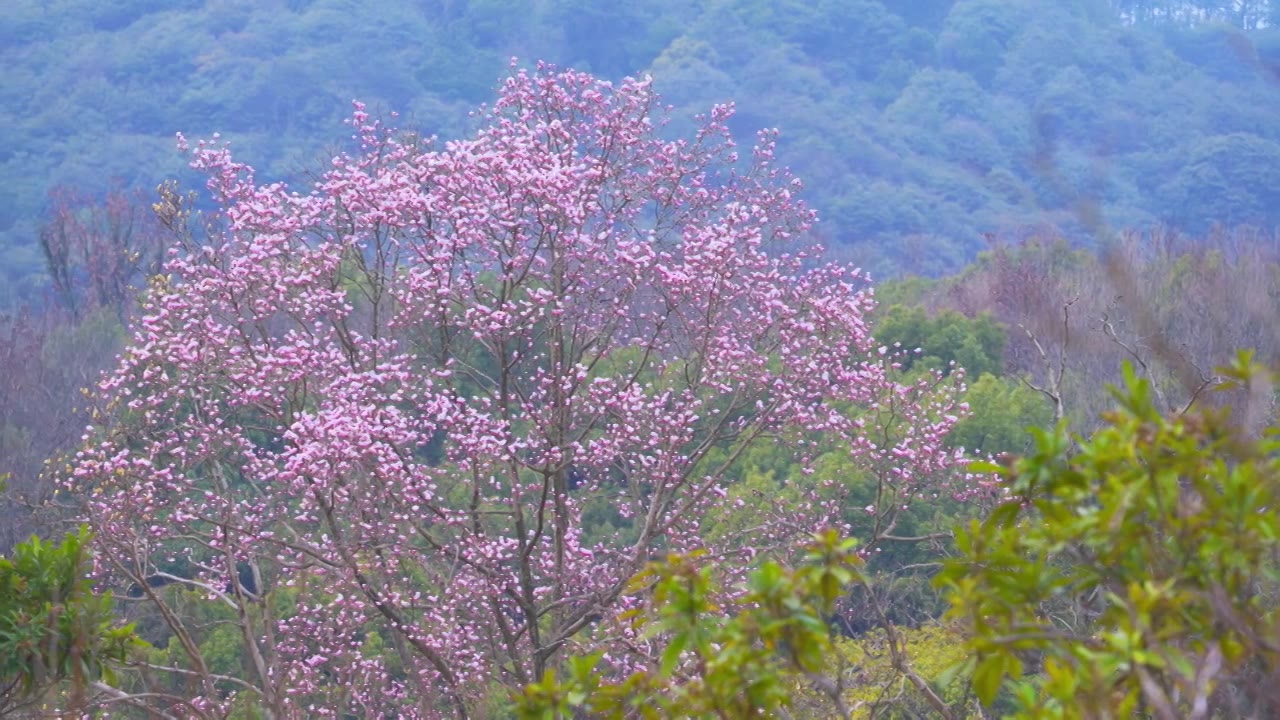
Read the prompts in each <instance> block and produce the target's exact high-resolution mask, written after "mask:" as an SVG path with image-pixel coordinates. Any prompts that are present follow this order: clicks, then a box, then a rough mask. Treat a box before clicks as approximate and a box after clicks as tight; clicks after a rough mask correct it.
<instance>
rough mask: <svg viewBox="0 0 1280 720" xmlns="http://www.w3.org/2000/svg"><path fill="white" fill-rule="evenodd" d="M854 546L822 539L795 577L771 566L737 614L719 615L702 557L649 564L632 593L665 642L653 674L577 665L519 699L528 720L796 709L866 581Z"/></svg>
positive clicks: (638, 618)
mask: <svg viewBox="0 0 1280 720" xmlns="http://www.w3.org/2000/svg"><path fill="white" fill-rule="evenodd" d="M859 565H860V562H859V560H858V557H857V555H856V554H855V553H854V543H853V541H851V540H842V539H840V537H839V536H838V535H837V534H836V532H835V531H826V532H824V533H821V534H819V535H817V536H815V538H814V540H813V542H812V543H811V544H810V545H809V546H808V548H807V550H806V553H805V555H804V558H803V561H802V562H801V564H800V565H799V567H797V568H796V569H794V570H789V569H787V568H784V567H783V566H782V565H780V564H778V563H776V562H767V563H765V564H763V565H762V566H761V567H760V568H758V569H757V570H755V571H754V572H752V573H751V575H750V577H749V579H748V581H747V591H746V593H745V595H744V596H743V597H742V598H741V599H740V606H739V608H738V610H737V612H736V613H733V614H729V613H728V612H726V609H725V608H723V607H721V606H720V604H719V603H720V602H721V601H720V600H719V599H718V598H719V597H720V596H721V592H720V589H719V588H718V587H717V586H716V583H715V582H714V580H713V574H712V570H711V568H710V567H708V566H707V565H706V563H704V562H700V561H699V559H698V558H697V557H679V556H673V557H670V558H668V559H667V560H666V561H665V562H660V563H654V564H651V565H650V566H649V567H648V569H647V570H646V571H645V572H644V573H642V574H641V575H640V576H639V577H637V578H636V580H635V581H634V583H633V585H632V591H633V592H635V593H637V594H644V595H647V596H648V601H647V603H646V607H645V608H644V609H643V610H640V611H636V612H635V613H634V614H633V617H632V621H633V623H634V624H635V626H636V628H637V630H639V632H640V633H641V636H642V637H644V638H650V639H659V640H661V642H662V646H661V647H662V649H661V652H660V653H659V654H658V656H657V658H656V660H657V662H656V664H655V666H654V667H653V668H652V669H649V670H641V671H637V672H635V673H633V674H631V675H630V676H628V677H626V678H625V679H623V680H621V681H614V680H612V679H610V678H608V677H607V676H606V675H605V674H604V673H603V672H602V665H601V663H602V658H601V656H599V655H593V656H589V657H583V658H576V659H574V660H572V661H571V662H570V663H569V667H568V669H567V673H566V676H565V677H564V678H560V677H558V676H557V675H556V674H555V673H554V672H548V673H547V675H546V677H544V678H543V679H542V681H541V682H537V683H533V684H531V685H529V686H528V687H527V688H525V690H524V692H523V694H522V695H521V696H520V697H518V698H517V707H518V716H519V717H520V718H525V719H528V720H534V719H538V720H543V719H545V720H551V719H553V718H569V717H577V716H578V715H577V714H579V713H584V712H585V713H590V714H591V716H592V717H602V718H623V717H644V718H660V717H677V716H678V717H689V718H754V717H762V716H767V715H769V714H770V713H772V712H774V711H776V710H778V709H779V708H784V707H786V706H788V705H790V704H791V701H792V699H793V697H794V696H795V694H796V689H797V687H798V686H799V685H800V684H802V682H803V681H804V678H806V677H807V676H810V675H814V674H819V673H822V672H823V671H825V670H829V669H830V668H829V666H828V663H829V661H830V658H831V657H832V654H831V651H832V644H831V640H830V637H829V631H828V628H827V624H826V622H825V618H826V617H827V616H829V615H830V613H831V612H832V610H833V608H834V606H835V602H836V600H837V599H838V598H840V597H841V596H842V595H843V593H844V592H846V589H847V588H848V587H849V586H850V585H851V584H852V583H854V582H855V581H857V580H858V579H859V577H860V575H859V571H858V566H859Z"/></svg>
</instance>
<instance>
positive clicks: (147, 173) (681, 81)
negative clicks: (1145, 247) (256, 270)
mask: <svg viewBox="0 0 1280 720" xmlns="http://www.w3.org/2000/svg"><path fill="white" fill-rule="evenodd" d="M5 5H6V8H5V10H4V12H2V13H0V67H3V68H4V69H5V70H4V79H3V81H0V270H3V275H0V276H6V275H7V277H8V278H9V280H10V282H9V283H7V284H0V305H3V304H4V303H6V302H7V301H10V300H12V297H13V296H15V295H17V294H20V293H21V292H23V290H24V288H25V287H27V286H30V285H32V284H33V283H35V282H37V281H38V275H37V274H36V273H38V270H39V253H38V249H37V247H36V244H35V242H34V238H35V237H36V231H37V227H38V217H39V214H40V212H41V209H42V207H43V204H44V198H45V194H46V192H47V190H48V188H49V187H51V186H53V185H56V184H70V185H75V186H78V187H80V188H82V189H89V190H92V189H94V188H104V187H106V186H107V180H108V178H110V177H112V176H118V177H120V178H123V179H124V181H125V182H126V183H130V184H134V185H137V186H142V187H151V186H153V185H155V184H156V183H157V182H159V181H160V180H161V179H163V178H164V177H168V176H173V175H175V174H178V173H180V172H181V170H182V161H181V158H180V157H179V156H178V155H177V154H176V153H175V152H174V151H173V134H174V132H175V131H182V132H184V133H187V134H188V135H189V136H205V135H209V134H211V133H213V132H215V131H220V132H222V133H223V134H224V136H226V137H229V138H231V139H232V141H233V142H234V145H235V147H237V148H238V151H239V152H241V153H243V156H244V158H245V159H246V160H248V161H250V162H252V163H254V164H255V165H256V166H258V167H259V169H260V170H261V171H262V172H263V174H264V175H265V176H271V177H281V178H288V177H293V178H301V177H303V176H304V173H303V171H304V170H305V169H307V168H312V167H318V166H320V165H321V164H322V159H323V154H324V153H323V149H324V148H332V147H335V146H336V143H337V142H338V141H340V140H341V139H342V138H343V137H344V132H343V129H342V126H341V125H340V124H339V123H340V121H341V118H342V117H344V116H345V114H346V113H347V112H348V110H349V107H350V101H351V100H352V99H353V98H359V99H361V100H364V101H366V102H368V103H369V104H370V106H371V107H373V108H382V109H385V110H397V111H399V112H401V113H402V115H403V116H404V117H403V118H402V120H401V125H402V126H404V127H412V128H415V129H420V130H424V131H426V132H431V133H437V134H440V135H442V136H445V137H447V136H450V135H455V134H457V133H459V132H461V131H462V130H463V129H464V128H465V126H466V124H467V112H468V110H469V109H470V108H472V107H473V106H475V105H476V104H478V103H481V102H484V101H485V100H486V99H488V97H489V96H490V94H491V88H492V87H493V86H494V84H495V83H496V82H497V79H498V78H499V77H500V76H501V74H502V73H503V72H504V68H505V66H506V64H507V62H508V61H509V58H510V57H512V56H513V55H514V56H518V57H519V58H521V59H522V61H527V62H532V61H533V60H536V59H539V58H541V59H546V60H549V61H553V62H556V63H560V64H571V65H574V66H577V67H580V68H583V69H588V70H592V71H594V72H597V73H600V74H603V75H606V76H613V77H620V76H622V75H624V74H634V73H640V72H646V71H648V72H652V73H653V74H654V76H655V79H656V82H657V83H658V85H659V87H660V88H661V89H662V90H663V91H664V92H665V93H666V97H667V99H668V101H669V102H671V103H672V104H674V105H675V106H676V108H677V112H678V114H682V115H687V114H690V113H692V112H695V111H699V110H705V109H706V108H707V107H708V106H709V105H710V104H711V103H713V102H723V101H725V100H729V99H733V100H736V101H737V104H738V109H739V116H738V119H737V122H736V127H737V128H738V129H739V130H740V131H741V132H742V139H743V140H744V142H746V141H749V139H750V133H751V132H753V131H754V130H756V129H758V128H760V127H764V126H770V127H773V126H776V127H780V128H781V129H782V131H783V143H782V156H783V159H784V160H785V161H786V162H788V163H789V164H790V165H792V166H793V167H794V168H795V169H796V170H797V171H798V173H799V174H800V175H801V176H802V177H803V178H805V179H806V180H807V181H808V184H809V188H810V190H809V196H810V199H811V200H812V202H813V204H814V205H816V206H817V207H818V209H819V210H820V211H821V212H822V215H823V217H824V220H825V222H824V225H823V232H824V233H825V235H826V236H827V238H828V240H829V241H830V242H832V243H833V244H840V245H842V246H844V247H845V248H847V249H849V252H851V253H853V254H854V256H855V257H858V258H860V259H863V260H864V261H865V262H867V263H869V264H870V265H871V266H872V267H875V268H877V269H887V268H892V267H900V266H904V265H906V266H910V267H912V268H913V269H916V270H921V271H925V272H938V271H943V270H946V269H953V268H955V267H957V266H958V265H959V264H961V263H963V262H964V261H965V260H967V259H968V258H970V257H971V256H972V255H973V253H974V251H975V249H976V248H978V247H980V245H981V243H982V236H983V234H984V233H991V232H1009V231H1014V230H1016V229H1017V228H1019V227H1024V226H1027V225H1032V224H1045V223H1048V224H1053V225H1056V226H1059V227H1061V228H1062V229H1063V230H1064V231H1065V232H1068V233H1071V234H1075V235H1079V236H1082V237H1084V236H1087V235H1088V234H1089V233H1090V232H1091V231H1092V229H1091V228H1089V227H1086V226H1085V225H1087V224H1088V223H1084V224H1082V221H1081V218H1082V217H1084V218H1088V217H1091V216H1089V215H1088V214H1087V213H1086V214H1084V215H1082V214H1081V212H1080V208H1081V207H1082V203H1083V206H1090V203H1096V205H1097V207H1099V208H1100V209H1101V215H1100V217H1101V219H1102V220H1103V221H1105V222H1106V223H1108V224H1110V225H1134V224H1145V223H1151V222H1156V221H1168V222H1173V223H1176V224H1179V225H1180V226H1183V227H1186V228H1187V229H1189V230H1202V229H1203V228H1204V227H1205V226H1206V225H1208V224H1210V223H1212V222H1226V223H1251V224H1259V225H1264V226H1276V225H1277V224H1280V84H1278V83H1277V76H1276V70H1275V67H1276V64H1275V61H1276V59H1277V58H1280V30H1274V29H1270V28H1268V27H1265V26H1266V25H1267V21H1268V19H1276V16H1277V15H1280V2H1278V3H1275V5H1276V6H1277V7H1276V8H1272V7H1271V6H1270V4H1268V3H1265V2H1257V1H1254V2H1241V1H1240V0H1217V1H1215V0H1200V1H1199V2H1182V3H1169V2H1160V1H1159V0H1144V1H1143V2H1122V1H1119V0H1117V1H1116V2H1112V3H1107V2H1103V1H1102V0H1079V1H1078V2H1066V3H1064V2H1052V1H1050V0H959V1H958V2H956V1H948V0H912V1H911V2H905V0H904V1H903V2H889V1H886V2H876V1H874V0H694V1H689V0H654V1H652V2H645V3H612V2H604V1H603V0H470V1H468V0H422V1H420V2H412V3H410V2H403V1H402V0H112V2H101V1H100V0H8V1H7V2H6V3H5ZM894 8H898V9H897V10H895V9H894ZM1258 26H1264V27H1262V29H1257V28H1258ZM1245 28H1248V29H1245ZM3 288H7V291H8V292H7V293H6V292H5V290H4V289H3Z"/></svg>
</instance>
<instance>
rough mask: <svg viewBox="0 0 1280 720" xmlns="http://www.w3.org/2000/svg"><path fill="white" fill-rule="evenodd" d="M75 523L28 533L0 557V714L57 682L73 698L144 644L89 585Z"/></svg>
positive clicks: (106, 597)
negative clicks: (68, 528) (53, 531)
mask: <svg viewBox="0 0 1280 720" xmlns="http://www.w3.org/2000/svg"><path fill="white" fill-rule="evenodd" d="M88 541H89V534H88V531H87V530H84V529H81V530H80V531H79V532H78V533H73V534H68V535H67V536H66V537H65V538H64V539H63V540H62V541H61V542H59V543H54V542H53V541H49V540H41V539H40V538H38V537H32V538H31V539H30V540H28V541H27V542H24V543H20V544H18V545H17V546H16V547H15V548H14V549H13V553H12V556H11V557H8V558H0V714H3V713H4V711H5V710H6V708H7V709H10V710H12V709H13V708H14V707H15V706H17V705H20V704H23V703H27V702H38V701H39V700H40V698H41V697H43V696H44V695H45V693H47V692H48V691H50V690H51V689H53V688H54V687H56V686H58V685H59V684H61V683H63V682H68V683H69V684H70V692H71V694H72V697H73V700H72V704H73V705H74V704H75V700H74V698H75V697H76V696H77V695H80V696H81V697H83V693H84V692H85V690H86V689H87V688H88V686H89V685H90V684H91V683H93V682H95V681H97V680H99V679H101V680H105V681H106V682H108V683H110V682H111V681H112V678H113V676H114V673H113V671H112V666H113V665H115V664H118V663H121V662H123V661H124V660H125V659H126V657H127V656H128V654H129V652H130V651H131V650H132V649H134V648H135V647H138V646H141V645H142V643H141V641H140V640H138V639H137V637H136V636H135V635H134V632H133V626H132V625H119V624H117V622H116V619H115V615H114V613H113V604H112V599H111V595H110V594H109V593H107V594H103V595H98V594H95V593H94V592H93V586H92V582H91V581H90V580H89V579H88V578H87V577H86V573H87V572H88V571H89V562H90V559H89V555H88V551H87V549H86V548H87V544H88Z"/></svg>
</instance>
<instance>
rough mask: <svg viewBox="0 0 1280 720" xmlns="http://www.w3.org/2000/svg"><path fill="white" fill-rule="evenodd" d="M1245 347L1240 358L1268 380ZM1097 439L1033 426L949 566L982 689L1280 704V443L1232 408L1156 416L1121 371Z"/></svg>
mask: <svg viewBox="0 0 1280 720" xmlns="http://www.w3.org/2000/svg"><path fill="white" fill-rule="evenodd" d="M1251 363H1252V361H1251V358H1250V356H1248V355H1242V356H1241V359H1240V360H1239V361H1238V363H1237V365H1236V367H1235V368H1234V369H1233V370H1231V371H1229V374H1230V375H1231V376H1232V377H1233V378H1234V379H1235V381H1236V382H1239V383H1255V384H1256V383H1261V384H1262V385H1264V386H1266V385H1267V384H1268V383H1269V380H1268V379H1265V378H1263V377H1261V376H1259V375H1258V374H1257V369H1256V368H1254V367H1252V365H1251ZM1125 377H1126V382H1125V387H1124V389H1123V391H1122V392H1117V393H1116V398H1117V400H1118V401H1119V407H1118V408H1117V409H1116V410H1115V411H1114V412H1113V413H1111V414H1110V415H1109V416H1108V417H1107V425H1106V426H1105V427H1104V428H1103V429H1101V430H1100V431H1098V432H1097V433H1096V434H1094V435H1093V436H1092V437H1091V438H1089V439H1088V440H1083V439H1081V440H1079V441H1078V442H1079V448H1078V450H1077V451H1074V452H1073V451H1072V449H1071V440H1070V439H1068V437H1067V436H1066V434H1065V432H1064V431H1063V430H1062V429H1059V430H1057V431H1051V432H1039V433H1037V444H1036V448H1035V450H1034V452H1032V453H1031V454H1029V455H1028V456H1027V457H1025V458H1023V459H1020V460H1017V461H1016V462H1013V463H1012V464H1010V465H1009V466H1008V467H1004V468H1000V469H999V472H1000V474H1001V475H1002V476H1003V478H1004V480H1005V481H1006V482H1007V484H1008V489H1009V493H1010V499H1009V500H1008V502H1006V503H1005V504H1003V505H1001V506H1000V507H998V508H997V509H996V510H995V511H994V512H993V513H992V514H991V515H990V517H988V518H987V519H986V520H985V521H984V522H981V523H979V522H974V523H972V524H971V526H970V527H969V529H968V530H967V531H966V532H964V533H962V534H961V535H960V536H959V537H958V538H957V542H958V544H959V547H960V549H961V551H962V557H960V558H959V559H957V560H954V561H952V562H949V563H948V566H947V568H946V570H945V571H944V572H943V573H942V575H941V576H940V577H939V582H940V583H941V585H943V586H944V587H945V588H946V589H947V592H948V593H949V595H950V601H951V604H952V614H953V616H954V617H956V618H961V619H963V620H964V621H966V622H967V624H968V625H969V627H970V631H971V633H972V636H971V638H970V640H969V642H968V650H969V652H970V653H971V654H972V658H971V660H970V662H971V666H970V669H971V670H972V672H973V682H974V689H975V690H976V692H977V693H978V696H979V697H980V698H981V699H982V700H983V701H984V702H991V701H992V700H994V699H995V697H996V695H997V693H998V692H1000V690H1001V689H1002V688H1004V689H1007V690H1009V691H1011V692H1012V694H1013V696H1014V699H1015V701H1016V704H1017V706H1018V713H1017V714H1016V715H1014V717H1021V718H1098V717H1130V716H1134V713H1137V714H1138V716H1147V717H1158V718H1182V717H1192V716H1195V717H1210V716H1217V717H1246V716H1248V717H1263V716H1273V715H1274V712H1275V711H1276V709H1277V708H1276V706H1275V705H1274V704H1268V703H1269V702H1270V698H1271V695H1272V693H1271V690H1270V689H1268V688H1267V687H1265V683H1268V682H1273V680H1271V679H1270V678H1269V677H1268V676H1269V675H1270V673H1273V672H1274V668H1275V667H1276V666H1277V662H1280V650H1278V649H1277V648H1278V647H1280V646H1278V645H1277V644H1276V639H1277V630H1276V626H1275V624H1274V620H1275V615H1274V612H1275V610H1276V608H1277V602H1276V599H1277V595H1276V591H1277V589H1278V588H1280V585H1278V584H1277V580H1278V579H1280V578H1277V569H1278V568H1277V565H1276V557H1277V552H1278V551H1280V516H1278V515H1277V514H1276V512H1275V508H1276V507H1278V506H1280V443H1278V442H1277V435H1276V434H1275V432H1274V431H1269V432H1268V433H1267V434H1266V436H1265V437H1262V438H1253V437H1248V436H1245V435H1244V434H1243V432H1242V431H1240V430H1239V429H1238V428H1237V427H1235V426H1234V425H1232V424H1231V422H1230V419H1229V418H1228V417H1227V416H1226V414H1225V413H1223V412H1216V411H1210V410H1205V411H1201V412H1197V413H1193V414H1187V415H1179V416H1173V417H1166V416H1162V415H1161V414H1160V412H1159V410H1158V409H1157V407H1156V404H1155V402H1154V400H1153V397H1152V390H1151V388H1150V386H1149V384H1148V383H1147V382H1146V381H1145V380H1142V379H1139V378H1137V376H1136V375H1135V373H1134V371H1133V369H1132V368H1129V367H1127V368H1126V371H1125Z"/></svg>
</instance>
